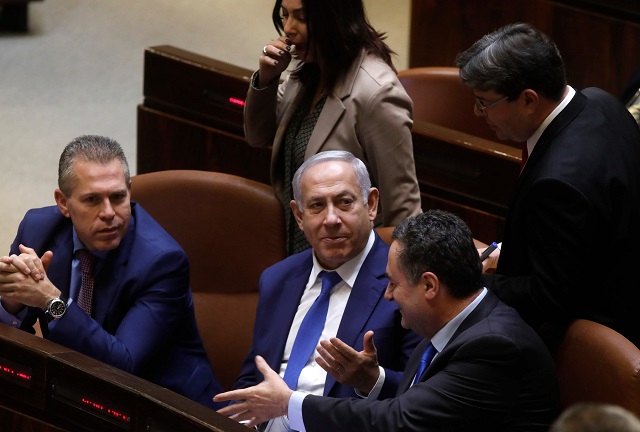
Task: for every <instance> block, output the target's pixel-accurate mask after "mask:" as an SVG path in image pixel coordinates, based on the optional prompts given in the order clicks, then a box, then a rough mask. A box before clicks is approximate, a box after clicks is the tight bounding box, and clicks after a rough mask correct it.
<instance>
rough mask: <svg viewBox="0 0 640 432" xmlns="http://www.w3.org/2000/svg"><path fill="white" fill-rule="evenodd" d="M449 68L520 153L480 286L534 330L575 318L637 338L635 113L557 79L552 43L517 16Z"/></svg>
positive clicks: (638, 138)
mask: <svg viewBox="0 0 640 432" xmlns="http://www.w3.org/2000/svg"><path fill="white" fill-rule="evenodd" d="M456 65H457V66H458V67H460V78H461V80H462V82H463V83H464V84H465V85H467V86H468V87H470V88H471V89H472V90H473V92H474V95H475V97H476V105H475V108H474V110H475V113H476V115H478V116H483V117H484V118H485V120H486V122H487V124H488V125H489V127H491V128H492V129H493V130H494V131H495V133H496V135H497V136H498V138H500V139H505V140H506V139H510V140H513V141H517V142H522V143H523V147H524V150H525V152H524V154H523V159H524V160H526V164H525V165H524V166H523V169H522V172H521V174H520V177H519V179H518V183H517V185H516V189H515V194H514V197H513V199H512V202H511V206H510V208H509V213H508V216H507V221H506V226H505V232H504V239H503V245H502V249H501V250H498V251H496V252H494V253H493V254H492V258H493V262H495V261H496V259H497V269H496V272H495V274H485V275H484V278H485V281H484V282H485V284H486V285H487V286H488V287H489V288H491V289H493V290H494V291H495V292H496V293H497V294H498V296H499V297H500V298H501V299H502V300H503V301H504V302H505V303H507V304H509V305H511V306H513V307H515V308H516V309H517V310H518V311H519V312H520V314H521V315H522V316H523V318H525V320H526V321H527V322H528V323H529V324H531V325H532V326H533V327H534V328H537V329H540V326H541V325H542V324H543V323H547V324H553V325H551V326H545V328H557V327H558V325H559V326H560V328H562V326H564V324H566V323H567V322H568V321H570V320H572V319H575V318H585V319H589V320H593V321H596V322H599V323H601V324H604V325H607V326H609V327H611V328H613V329H614V330H617V331H618V332H620V333H622V334H623V335H624V336H626V337H627V338H628V339H629V340H631V341H632V342H633V343H634V344H636V346H640V319H638V318H636V317H637V312H636V308H637V306H636V305H638V304H639V303H640V289H639V288H640V282H638V278H637V277H636V271H635V268H636V266H637V265H638V263H640V247H638V245H639V244H640V131H639V130H638V126H637V124H636V123H635V121H634V119H633V118H632V116H631V115H630V114H629V112H628V111H627V110H626V109H625V108H624V106H623V105H622V104H621V103H620V102H619V101H618V100H617V99H616V98H614V97H613V96H611V95H610V94H608V93H606V92H604V91H603V90H600V89H597V88H588V89H585V90H582V91H576V90H574V89H573V88H572V87H570V86H568V85H567V80H566V76H565V70H564V64H563V61H562V57H561V55H560V53H559V51H558V49H557V47H556V46H555V44H554V43H553V42H552V41H551V40H550V39H549V38H548V37H547V36H546V35H544V34H543V33H541V32H539V31H538V30H536V29H534V28H533V27H531V26H530V25H528V24H512V25H508V26H505V27H503V28H501V29H498V30H496V31H495V32H493V33H491V34H488V35H486V36H484V37H483V38H482V39H480V40H479V41H477V42H476V43H475V44H474V45H473V46H472V47H471V48H469V49H468V50H467V51H464V52H462V53H460V54H458V57H457V59H456ZM527 156H528V159H527ZM485 264H486V263H485ZM489 266H491V264H488V265H485V267H489Z"/></svg>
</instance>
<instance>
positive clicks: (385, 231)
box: [376, 227, 395, 245]
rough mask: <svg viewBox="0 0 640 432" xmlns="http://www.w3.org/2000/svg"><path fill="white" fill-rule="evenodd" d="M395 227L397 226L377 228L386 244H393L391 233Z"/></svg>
mask: <svg viewBox="0 0 640 432" xmlns="http://www.w3.org/2000/svg"><path fill="white" fill-rule="evenodd" d="M394 229H395V227H380V228H376V232H377V233H378V235H379V236H380V238H381V239H382V240H384V242H385V243H386V244H388V245H391V234H392V233H393V230H394Z"/></svg>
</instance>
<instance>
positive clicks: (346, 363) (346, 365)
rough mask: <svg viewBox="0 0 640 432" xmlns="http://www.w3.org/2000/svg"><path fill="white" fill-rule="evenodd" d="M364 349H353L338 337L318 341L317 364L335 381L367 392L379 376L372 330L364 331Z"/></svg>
mask: <svg viewBox="0 0 640 432" xmlns="http://www.w3.org/2000/svg"><path fill="white" fill-rule="evenodd" d="M363 346H364V349H363V350H362V351H360V352H358V351H356V350H354V349H353V348H351V347H350V346H349V345H347V344H345V343H344V342H342V341H341V340H340V339H338V338H331V339H330V340H328V341H326V340H323V341H320V346H319V347H318V354H320V356H319V357H316V361H317V362H318V365H320V367H322V369H324V370H325V371H327V373H328V374H330V375H331V376H333V377H334V378H335V379H336V381H338V382H340V383H342V384H346V385H348V386H351V387H353V388H355V389H356V390H358V392H360V393H361V394H368V393H369V392H370V391H371V389H373V387H374V386H375V384H376V381H377V380H378V376H379V369H378V355H377V350H376V346H375V344H374V343H373V331H368V332H367V333H365V335H364V338H363Z"/></svg>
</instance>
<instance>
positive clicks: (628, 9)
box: [409, 0, 640, 96]
mask: <svg viewBox="0 0 640 432" xmlns="http://www.w3.org/2000/svg"><path fill="white" fill-rule="evenodd" d="M519 21H522V22H529V23H531V24H532V25H534V26H536V27H537V28H539V29H540V30H541V31H543V32H544V33H546V34H547V35H549V36H550V37H551V38H552V39H553V40H554V41H555V42H556V44H557V45H558V48H559V49H560V51H561V53H562V55H563V58H564V60H565V66H566V69H567V77H568V80H569V84H571V85H572V86H574V87H576V88H578V89H582V88H585V87H590V86H595V87H600V88H603V89H604V90H607V91H608V92H610V93H612V94H613V95H616V96H619V95H621V93H622V91H623V90H624V88H625V87H626V85H627V83H628V81H629V79H630V77H631V75H632V74H633V72H634V71H635V70H636V69H638V68H639V67H640V55H638V53H640V2H630V1H623V0H618V1H614V2H611V1H609V0H573V1H571V0H566V1H563V2H560V1H547V0H520V1H513V0H484V1H482V2H479V1H477V0H429V1H425V0H413V3H412V18H411V37H410V45H411V46H410V59H409V65H410V67H420V66H451V65H453V62H454V59H455V56H456V54H457V53H458V52H460V51H463V50H465V49H467V48H469V47H470V46H471V45H472V44H473V43H474V42H475V41H476V40H477V39H479V38H481V37H482V36H483V35H485V34H487V33H490V32H491V31H493V30H495V29H497V28H499V27H501V26H503V25H505V24H509V23H514V22H519Z"/></svg>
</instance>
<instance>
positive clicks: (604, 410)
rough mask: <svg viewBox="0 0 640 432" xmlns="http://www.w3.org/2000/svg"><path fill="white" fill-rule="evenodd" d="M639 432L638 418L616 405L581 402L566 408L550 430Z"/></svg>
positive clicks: (565, 431)
mask: <svg viewBox="0 0 640 432" xmlns="http://www.w3.org/2000/svg"><path fill="white" fill-rule="evenodd" d="M600 431H608V432H640V420H638V418H637V417H636V416H635V415H634V414H633V413H632V412H630V411H628V410H626V409H625V408H622V407H620V406H617V405H610V404H603V403H594V402H583V403H578V404H575V405H572V406H571V407H569V408H567V409H566V410H565V411H564V412H563V413H562V415H561V416H560V417H558V419H557V420H556V421H555V422H554V423H553V425H552V426H551V429H550V432H600Z"/></svg>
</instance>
